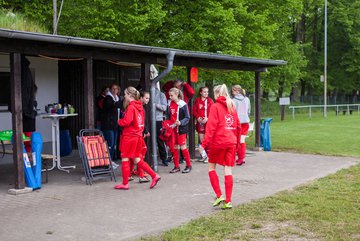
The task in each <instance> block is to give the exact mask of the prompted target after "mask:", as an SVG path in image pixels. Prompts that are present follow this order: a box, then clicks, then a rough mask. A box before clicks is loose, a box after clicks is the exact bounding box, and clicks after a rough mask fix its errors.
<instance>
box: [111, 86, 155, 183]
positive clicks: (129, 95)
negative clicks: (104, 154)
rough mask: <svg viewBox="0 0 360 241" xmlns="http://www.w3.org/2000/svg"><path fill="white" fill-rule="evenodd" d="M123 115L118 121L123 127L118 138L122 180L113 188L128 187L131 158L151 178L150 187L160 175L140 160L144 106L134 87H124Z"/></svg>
mask: <svg viewBox="0 0 360 241" xmlns="http://www.w3.org/2000/svg"><path fill="white" fill-rule="evenodd" d="M124 92H125V105H126V111H125V117H124V118H123V119H120V120H119V121H118V124H119V126H121V127H123V133H122V135H121V139H120V151H121V162H122V165H121V170H122V176H123V182H122V184H120V185H116V186H115V187H114V188H115V189H123V190H127V189H129V176H130V163H129V162H130V160H131V159H133V160H134V162H135V164H137V165H138V167H139V168H141V169H143V170H144V171H146V172H147V173H148V174H149V175H150V176H151V178H152V182H151V184H150V188H153V187H155V185H156V184H157V183H158V181H160V176H159V175H157V174H156V173H155V172H154V171H153V170H152V169H151V167H149V165H148V164H147V163H146V162H144V161H143V160H142V158H141V157H142V150H143V146H144V138H143V131H144V121H145V119H144V117H145V114H144V108H143V105H142V102H141V101H140V100H139V99H140V93H139V91H137V90H136V89H135V88H134V87H128V88H126V89H125V91H124Z"/></svg>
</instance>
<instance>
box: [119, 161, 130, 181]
mask: <svg viewBox="0 0 360 241" xmlns="http://www.w3.org/2000/svg"><path fill="white" fill-rule="evenodd" d="M129 162H130V161H125V162H122V164H121V172H122V177H123V184H124V185H126V184H128V183H129V177H130V163H129Z"/></svg>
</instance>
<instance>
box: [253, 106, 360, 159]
mask: <svg viewBox="0 0 360 241" xmlns="http://www.w3.org/2000/svg"><path fill="white" fill-rule="evenodd" d="M269 117H273V121H272V122H271V124H270V133H271V141H272V150H273V151H293V152H299V153H311V154H322V155H335V156H351V157H360V148H359V143H360V134H359V133H360V114H359V113H358V112H354V113H353V114H352V115H345V116H344V115H339V116H335V113H332V112H330V113H328V117H326V118H324V117H323V116H322V114H321V113H314V114H313V115H312V118H311V119H309V117H308V115H307V114H297V115H296V116H295V119H294V120H293V119H292V117H291V115H288V116H286V118H285V120H284V121H281V120H280V117H279V116H269ZM247 143H248V145H249V146H254V136H252V138H249V139H248V140H247Z"/></svg>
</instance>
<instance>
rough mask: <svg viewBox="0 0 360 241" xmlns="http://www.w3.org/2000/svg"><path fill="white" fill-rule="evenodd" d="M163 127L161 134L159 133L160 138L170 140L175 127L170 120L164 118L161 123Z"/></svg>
mask: <svg viewBox="0 0 360 241" xmlns="http://www.w3.org/2000/svg"><path fill="white" fill-rule="evenodd" d="M161 126H162V127H161V129H160V135H159V139H160V140H162V141H165V142H166V141H169V140H170V137H171V135H172V133H173V131H174V130H173V128H172V124H171V122H170V121H169V120H164V121H163V122H162V123H161Z"/></svg>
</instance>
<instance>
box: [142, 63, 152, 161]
mask: <svg viewBox="0 0 360 241" xmlns="http://www.w3.org/2000/svg"><path fill="white" fill-rule="evenodd" d="M140 83H141V84H142V86H143V88H145V90H146V91H149V93H150V85H151V81H150V64H149V63H142V64H141V77H140ZM149 105H150V102H149V104H148V105H147V106H146V107H145V108H144V110H145V122H146V127H147V128H148V131H149V132H150V133H152V132H151V113H150V109H151V108H150V106H149ZM145 142H146V146H147V152H146V156H145V161H146V162H147V163H148V164H150V165H154V163H152V156H153V155H154V153H153V146H152V142H151V138H146V139H145Z"/></svg>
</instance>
